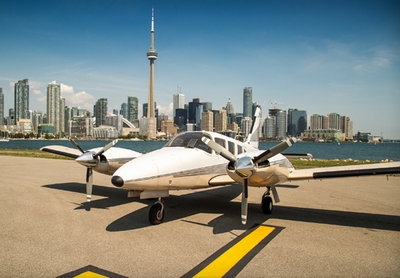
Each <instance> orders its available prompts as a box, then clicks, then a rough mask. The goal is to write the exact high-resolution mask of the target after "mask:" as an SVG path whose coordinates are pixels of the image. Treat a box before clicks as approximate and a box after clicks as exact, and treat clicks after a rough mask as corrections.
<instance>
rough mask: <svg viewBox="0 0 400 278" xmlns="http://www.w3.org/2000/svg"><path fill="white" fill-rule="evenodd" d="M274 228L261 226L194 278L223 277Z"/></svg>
mask: <svg viewBox="0 0 400 278" xmlns="http://www.w3.org/2000/svg"><path fill="white" fill-rule="evenodd" d="M273 230H275V228H273V227H267V226H259V227H258V228H257V229H255V230H254V231H253V232H251V233H250V234H248V235H247V236H245V237H244V238H243V239H241V240H240V241H239V242H238V243H236V244H235V245H233V246H232V247H231V248H230V249H228V250H227V251H225V253H223V254H222V255H221V256H219V257H218V258H216V259H215V260H214V261H213V262H211V263H210V264H209V265H208V266H206V267H205V268H204V269H203V270H201V271H200V272H199V273H197V274H196V275H195V276H194V277H222V276H224V275H225V274H226V273H227V272H228V271H229V270H230V269H231V268H232V267H234V266H235V265H236V264H237V263H238V262H239V261H240V260H241V259H243V257H244V256H246V254H247V253H249V252H250V251H251V250H252V249H253V248H254V247H256V246H257V245H258V244H259V243H260V242H261V241H262V240H263V239H264V238H266V237H267V236H268V235H269V234H270V233H272V231H273Z"/></svg>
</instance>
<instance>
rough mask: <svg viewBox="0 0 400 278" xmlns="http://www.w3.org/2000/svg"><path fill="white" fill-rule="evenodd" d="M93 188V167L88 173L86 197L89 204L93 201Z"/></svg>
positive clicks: (88, 169) (89, 168)
mask: <svg viewBox="0 0 400 278" xmlns="http://www.w3.org/2000/svg"><path fill="white" fill-rule="evenodd" d="M92 188H93V169H92V168H91V167H88V168H87V171H86V197H87V201H88V202H90V200H91V199H92Z"/></svg>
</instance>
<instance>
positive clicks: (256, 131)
mask: <svg viewBox="0 0 400 278" xmlns="http://www.w3.org/2000/svg"><path fill="white" fill-rule="evenodd" d="M260 128H261V108H260V106H257V108H256V112H255V113H254V117H253V124H252V126H251V129H250V133H249V136H247V139H246V142H245V143H246V144H249V145H250V146H252V147H254V148H258V140H259V136H260Z"/></svg>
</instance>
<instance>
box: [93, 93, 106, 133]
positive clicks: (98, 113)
mask: <svg viewBox="0 0 400 278" xmlns="http://www.w3.org/2000/svg"><path fill="white" fill-rule="evenodd" d="M107 104H108V99H106V98H101V99H99V100H98V101H96V105H95V106H94V111H93V112H94V117H95V118H96V127H99V126H101V125H105V124H106V116H107Z"/></svg>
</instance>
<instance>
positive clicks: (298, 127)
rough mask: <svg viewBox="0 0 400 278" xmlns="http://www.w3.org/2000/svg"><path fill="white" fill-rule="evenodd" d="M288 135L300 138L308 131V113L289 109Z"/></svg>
mask: <svg viewBox="0 0 400 278" xmlns="http://www.w3.org/2000/svg"><path fill="white" fill-rule="evenodd" d="M287 116H288V126H287V131H288V135H291V136H300V135H301V133H303V132H304V130H306V129H307V112H306V111H304V110H297V109H292V108H289V110H288V115H287Z"/></svg>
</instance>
